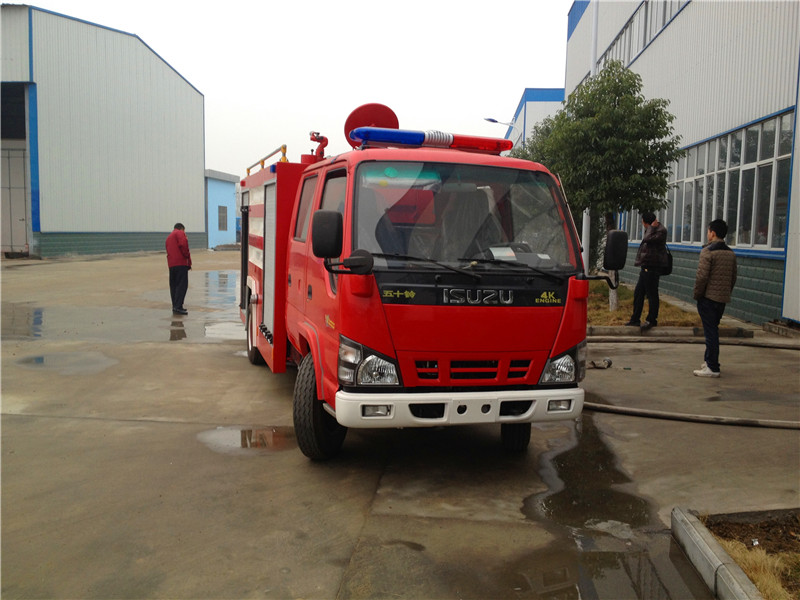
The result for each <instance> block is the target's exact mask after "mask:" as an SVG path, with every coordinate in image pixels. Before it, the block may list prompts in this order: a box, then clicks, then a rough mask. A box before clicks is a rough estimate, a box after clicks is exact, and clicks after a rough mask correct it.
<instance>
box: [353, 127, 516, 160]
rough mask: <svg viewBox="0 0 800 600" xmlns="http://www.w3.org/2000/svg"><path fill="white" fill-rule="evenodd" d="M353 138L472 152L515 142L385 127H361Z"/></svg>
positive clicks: (368, 142) (497, 151) (493, 151)
mask: <svg viewBox="0 0 800 600" xmlns="http://www.w3.org/2000/svg"><path fill="white" fill-rule="evenodd" d="M349 135H350V139H351V140H353V141H354V142H360V143H361V144H362V145H364V146H405V147H407V148H408V147H410V148H420V147H423V146H424V147H426V148H453V149H459V150H467V151H472V152H485V153H488V154H500V153H501V152H504V151H506V150H511V148H513V146H514V143H513V142H512V141H511V140H505V139H500V138H485V137H478V136H467V135H453V134H452V133H443V132H441V131H411V130H408V129H387V128H384V127H358V128H356V129H353V130H352V131H351V132H350V134H349Z"/></svg>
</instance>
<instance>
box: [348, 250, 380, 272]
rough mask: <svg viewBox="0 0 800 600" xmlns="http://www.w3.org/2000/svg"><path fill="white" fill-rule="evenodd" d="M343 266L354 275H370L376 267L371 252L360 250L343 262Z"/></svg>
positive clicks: (354, 251)
mask: <svg viewBox="0 0 800 600" xmlns="http://www.w3.org/2000/svg"><path fill="white" fill-rule="evenodd" d="M342 265H344V267H345V268H346V269H347V270H348V272H349V273H352V274H353V275H368V274H369V273H372V267H373V266H375V258H374V257H373V256H372V253H371V252H368V251H367V250H362V249H361V248H358V249H356V250H353V253H352V254H351V255H350V256H349V257H347V258H345V259H344V260H343V261H342Z"/></svg>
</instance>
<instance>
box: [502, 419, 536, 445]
mask: <svg viewBox="0 0 800 600" xmlns="http://www.w3.org/2000/svg"><path fill="white" fill-rule="evenodd" d="M500 439H501V440H502V442H503V449H504V450H506V451H507V452H525V451H526V450H527V449H528V445H529V444H530V442H531V424H530V423H503V424H502V425H500Z"/></svg>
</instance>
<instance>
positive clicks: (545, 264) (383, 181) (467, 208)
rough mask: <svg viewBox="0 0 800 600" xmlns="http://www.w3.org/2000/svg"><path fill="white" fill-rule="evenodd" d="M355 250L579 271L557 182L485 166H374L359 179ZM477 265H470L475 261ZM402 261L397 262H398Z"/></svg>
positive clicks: (382, 260) (382, 259)
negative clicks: (503, 262)
mask: <svg viewBox="0 0 800 600" xmlns="http://www.w3.org/2000/svg"><path fill="white" fill-rule="evenodd" d="M354 219H355V228H354V232H353V233H354V235H353V238H354V239H353V243H354V248H363V249H365V250H368V251H369V252H371V253H373V254H376V255H379V256H378V258H376V261H375V264H376V266H386V265H387V264H391V263H392V258H391V256H393V255H397V256H398V260H402V261H408V260H409V259H412V258H414V257H418V258H424V259H430V260H433V261H437V262H441V263H450V264H460V265H461V266H464V264H465V261H466V263H467V264H471V266H472V267H473V268H495V266H496V265H497V264H499V263H498V261H507V262H509V263H512V264H513V263H517V264H521V265H526V266H528V267H535V268H536V269H544V270H558V271H575V270H578V269H579V267H578V265H579V260H580V259H579V256H580V249H579V247H578V243H577V240H576V239H575V236H574V234H573V233H572V226H571V222H572V221H571V218H570V216H569V210H568V208H567V206H566V204H565V203H564V201H563V200H562V196H561V195H560V193H559V191H558V186H557V184H556V182H555V180H554V179H553V178H552V176H550V175H548V174H546V173H541V172H536V171H526V170H518V169H506V168H499V167H486V166H480V165H464V164H446V163H419V162H416V163H415V162H369V163H363V164H362V165H360V166H359V168H358V171H357V177H356V198H355V216H354ZM470 261H471V262H470ZM395 262H396V261H395Z"/></svg>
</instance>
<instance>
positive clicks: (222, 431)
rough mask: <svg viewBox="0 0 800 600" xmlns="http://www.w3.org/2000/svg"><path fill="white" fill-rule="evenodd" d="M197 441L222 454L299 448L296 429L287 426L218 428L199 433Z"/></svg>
mask: <svg viewBox="0 0 800 600" xmlns="http://www.w3.org/2000/svg"><path fill="white" fill-rule="evenodd" d="M197 439H198V440H200V441H201V442H202V443H203V444H205V445H206V446H208V448H210V449H211V450H213V451H214V452H219V453H221V454H254V453H255V454H258V452H259V451H262V452H278V451H283V450H292V449H294V448H296V447H297V440H296V439H295V436H294V428H293V427H285V426H283V427H278V426H272V427H217V428H216V429H211V430H209V431H203V432H201V433H198V434H197ZM254 451H255V452H254Z"/></svg>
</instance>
